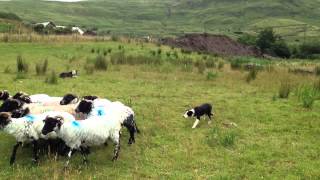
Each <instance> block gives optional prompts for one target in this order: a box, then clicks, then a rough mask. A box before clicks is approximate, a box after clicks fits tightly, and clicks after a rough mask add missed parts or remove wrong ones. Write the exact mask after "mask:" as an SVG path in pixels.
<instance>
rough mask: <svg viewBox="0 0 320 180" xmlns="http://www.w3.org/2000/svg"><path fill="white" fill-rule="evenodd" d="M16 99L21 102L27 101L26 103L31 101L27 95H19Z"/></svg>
mask: <svg viewBox="0 0 320 180" xmlns="http://www.w3.org/2000/svg"><path fill="white" fill-rule="evenodd" d="M18 99H19V100H20V101H22V102H25V103H27V104H30V103H31V98H30V97H29V96H27V95H23V96H20V97H19V98H18Z"/></svg>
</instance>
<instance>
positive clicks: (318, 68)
mask: <svg viewBox="0 0 320 180" xmlns="http://www.w3.org/2000/svg"><path fill="white" fill-rule="evenodd" d="M314 72H315V74H316V75H317V76H320V66H316V67H315V68H314Z"/></svg>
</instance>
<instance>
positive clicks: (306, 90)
mask: <svg viewBox="0 0 320 180" xmlns="http://www.w3.org/2000/svg"><path fill="white" fill-rule="evenodd" d="M298 97H299V99H300V101H301V102H302V106H303V107H304V108H307V109H311V108H312V106H313V104H314V101H315V100H316V98H317V92H316V89H315V88H313V87H312V86H303V87H300V88H299V92H298Z"/></svg>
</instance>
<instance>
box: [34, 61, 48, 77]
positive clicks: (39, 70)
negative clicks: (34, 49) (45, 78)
mask: <svg viewBox="0 0 320 180" xmlns="http://www.w3.org/2000/svg"><path fill="white" fill-rule="evenodd" d="M47 70H48V60H47V59H45V60H44V61H43V62H42V63H37V64H36V74H37V75H38V76H40V75H45V74H46V73H47Z"/></svg>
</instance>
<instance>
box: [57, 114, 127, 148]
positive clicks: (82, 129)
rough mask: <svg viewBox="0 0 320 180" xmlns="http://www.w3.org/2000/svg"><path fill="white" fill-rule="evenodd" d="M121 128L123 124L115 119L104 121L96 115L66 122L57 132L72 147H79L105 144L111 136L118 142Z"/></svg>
mask: <svg viewBox="0 0 320 180" xmlns="http://www.w3.org/2000/svg"><path fill="white" fill-rule="evenodd" d="M120 129H121V126H119V124H118V123H116V122H115V121H104V120H103V119H101V118H97V117H95V118H89V119H85V120H81V121H71V122H64V123H63V124H62V126H61V127H60V129H57V130H56V133H57V135H58V137H59V138H61V139H62V140H63V141H64V142H65V143H66V145H67V146H69V147H70V148H71V149H79V148H80V146H98V145H101V144H104V143H105V142H106V141H107V140H108V139H109V138H111V139H112V140H113V141H114V142H118V140H119V138H120V137H119V132H120Z"/></svg>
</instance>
